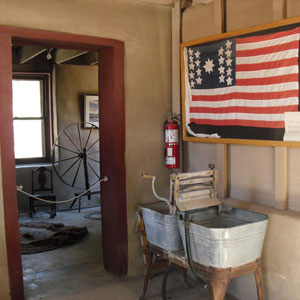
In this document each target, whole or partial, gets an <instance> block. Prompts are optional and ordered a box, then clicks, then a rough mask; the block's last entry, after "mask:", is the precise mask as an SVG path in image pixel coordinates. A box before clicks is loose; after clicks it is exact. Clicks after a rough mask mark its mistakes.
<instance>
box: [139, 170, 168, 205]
mask: <svg viewBox="0 0 300 300" xmlns="http://www.w3.org/2000/svg"><path fill="white" fill-rule="evenodd" d="M142 177H143V178H145V179H152V192H153V194H154V197H155V198H156V199H158V200H161V201H164V202H166V203H167V204H168V205H170V202H169V199H167V198H163V197H160V196H158V195H157V193H156V191H155V187H154V183H155V180H156V177H155V176H153V175H150V174H142Z"/></svg>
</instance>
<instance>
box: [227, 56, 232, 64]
mask: <svg viewBox="0 0 300 300" xmlns="http://www.w3.org/2000/svg"><path fill="white" fill-rule="evenodd" d="M231 63H232V59H231V58H229V57H228V58H227V59H226V65H227V66H231Z"/></svg>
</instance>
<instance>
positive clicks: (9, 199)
mask: <svg viewBox="0 0 300 300" xmlns="http://www.w3.org/2000/svg"><path fill="white" fill-rule="evenodd" d="M12 43H15V44H20V45H22V44H26V45H31V44H32V45H42V46H46V47H49V48H57V47H58V48H70V49H74V48H75V49H83V50H88V51H98V54H99V66H101V67H99V99H100V112H101V118H100V132H101V139H100V149H101V156H100V162H101V172H102V175H103V176H104V175H106V176H108V177H109V182H107V183H105V184H103V185H102V186H101V202H102V240H103V260H104V267H105V268H106V270H108V271H111V272H113V273H114V274H116V275H118V276H124V275H126V274H127V266H128V236H127V204H126V174H125V161H124V159H125V89H124V43H123V42H121V41H118V40H114V39H107V38H99V37H92V36H84V35H75V34H69V33H61V32H53V31H46V30H37V29H25V28H17V27H10V26H0V66H1V68H0V108H1V109H0V137H1V145H0V147H1V159H2V183H1V184H2V186H3V201H4V218H5V233H6V248H7V261H8V271H9V283H10V293H11V299H13V300H22V299H24V289H23V279H22V262H21V255H20V244H19V229H18V207H17V197H16V171H15V159H14V141H13V116H12V84H11V81H12V57H11V44H12Z"/></svg>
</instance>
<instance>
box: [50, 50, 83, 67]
mask: <svg viewBox="0 0 300 300" xmlns="http://www.w3.org/2000/svg"><path fill="white" fill-rule="evenodd" d="M87 52H88V51H82V50H68V49H57V51H56V55H55V63H56V64H62V63H64V62H66V61H68V60H71V59H73V58H76V57H78V56H81V55H84V54H86V53H87Z"/></svg>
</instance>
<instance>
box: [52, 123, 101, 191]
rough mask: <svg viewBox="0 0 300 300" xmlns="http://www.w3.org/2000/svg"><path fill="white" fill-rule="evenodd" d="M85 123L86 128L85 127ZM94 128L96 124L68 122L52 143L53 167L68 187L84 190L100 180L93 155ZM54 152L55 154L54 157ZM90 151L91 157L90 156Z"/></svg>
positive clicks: (96, 146)
mask: <svg viewBox="0 0 300 300" xmlns="http://www.w3.org/2000/svg"><path fill="white" fill-rule="evenodd" d="M87 126H88V127H89V128H88V130H86V129H85V128H87ZM94 129H98V127H97V126H96V125H94V124H91V123H85V124H83V123H82V122H76V123H72V124H70V125H68V126H66V127H65V128H64V129H63V130H61V131H60V133H59V134H58V137H57V138H56V141H55V143H54V144H53V147H52V165H53V169H54V171H55V173H56V175H57V176H58V178H59V179H60V180H61V181H62V182H63V183H65V184H66V185H68V186H69V187H72V188H77V189H84V188H85V189H87V188H88V187H89V186H91V185H93V184H94V183H95V182H97V181H98V180H99V179H100V171H99V169H98V168H99V165H100V159H99V157H98V156H97V153H100V150H99V141H100V139H99V135H98V132H96V130H94ZM56 153H57V154H58V155H59V156H58V157H57V158H56V160H55V158H54V156H55V154H56ZM92 154H95V155H94V157H90V156H91V155H92ZM68 162H69V163H68ZM94 175H95V176H94Z"/></svg>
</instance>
